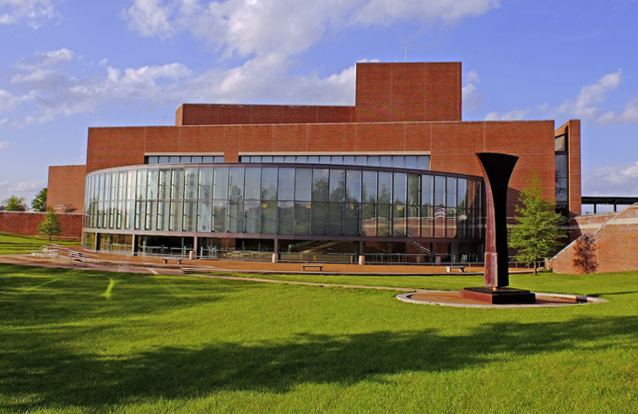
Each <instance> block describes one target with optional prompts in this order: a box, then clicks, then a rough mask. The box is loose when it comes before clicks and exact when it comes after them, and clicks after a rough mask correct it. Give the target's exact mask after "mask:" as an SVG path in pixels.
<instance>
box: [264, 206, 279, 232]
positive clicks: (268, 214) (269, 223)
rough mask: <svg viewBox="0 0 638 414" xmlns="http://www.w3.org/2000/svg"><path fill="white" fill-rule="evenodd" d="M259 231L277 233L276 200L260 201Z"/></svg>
mask: <svg viewBox="0 0 638 414" xmlns="http://www.w3.org/2000/svg"><path fill="white" fill-rule="evenodd" d="M261 233H262V234H275V233H277V201H262V202H261Z"/></svg>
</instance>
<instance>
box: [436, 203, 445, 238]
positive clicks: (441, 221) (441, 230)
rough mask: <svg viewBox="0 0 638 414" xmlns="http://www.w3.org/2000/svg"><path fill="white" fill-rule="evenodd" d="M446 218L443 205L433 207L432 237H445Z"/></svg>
mask: <svg viewBox="0 0 638 414" xmlns="http://www.w3.org/2000/svg"><path fill="white" fill-rule="evenodd" d="M446 219H447V212H446V210H445V207H439V206H438V205H437V207H434V237H438V238H444V237H446V233H445V222H446Z"/></svg>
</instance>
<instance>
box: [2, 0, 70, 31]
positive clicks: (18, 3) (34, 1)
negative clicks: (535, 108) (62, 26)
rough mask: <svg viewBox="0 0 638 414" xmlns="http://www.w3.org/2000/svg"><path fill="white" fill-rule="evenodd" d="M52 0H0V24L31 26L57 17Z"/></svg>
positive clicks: (35, 26)
mask: <svg viewBox="0 0 638 414" xmlns="http://www.w3.org/2000/svg"><path fill="white" fill-rule="evenodd" d="M55 3H56V2H55V1H54V0H0V24H19V23H24V24H26V25H28V26H31V27H33V28H38V27H40V26H42V25H43V24H44V23H45V22H46V21H48V20H50V19H53V18H56V17H58V14H57V12H56V11H55Z"/></svg>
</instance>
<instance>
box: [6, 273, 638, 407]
mask: <svg viewBox="0 0 638 414" xmlns="http://www.w3.org/2000/svg"><path fill="white" fill-rule="evenodd" d="M321 277H323V278H327V276H317V278H321ZM303 278H304V279H307V278H308V276H303ZM419 279H422V280H421V281H419ZM331 280H337V279H331ZM343 280H348V281H349V282H348V283H359V284H360V283H369V281H370V280H378V281H379V283H380V284H386V283H390V282H393V281H395V282H397V283H391V284H394V285H399V286H400V285H413V284H415V285H416V284H418V285H423V286H434V287H437V288H443V287H446V286H447V287H455V286H457V285H458V284H459V283H462V284H464V285H465V282H471V285H476V283H475V282H476V281H478V282H479V283H480V278H476V277H470V278H469V279H468V277H465V276H461V277H459V276H445V277H423V278H412V277H396V278H379V279H369V278H361V279H358V278H355V277H348V278H344V279H343ZM363 281H365V282H363ZM339 283H341V282H339ZM512 284H513V285H516V286H518V287H527V288H531V289H533V290H539V291H553V292H558V291H563V292H569V293H594V294H599V295H601V296H603V297H606V298H608V299H610V301H609V302H608V303H604V304H597V305H579V306H573V307H565V308H542V309H541V308H539V309H462V308H445V307H438V306H424V305H413V304H407V303H403V302H400V301H398V300H396V299H395V298H394V297H393V296H394V294H395V293H396V292H392V291H377V290H364V289H344V288H325V287H323V288H322V287H311V286H295V285H281V284H267V283H257V282H253V281H233V280H219V279H207V278H197V277H169V276H158V275H136V274H126V273H106V272H89V271H78V270H63V269H44V268H30V267H21V266H13V265H0V321H1V322H0V323H1V324H0V339H1V340H0V412H74V413H85V412H100V413H102V412H104V413H107V412H122V413H142V412H185V413H191V412H192V413H195V412H196V413H202V412H218V413H227V412H247V413H254V412H276V413H279V412H291V413H298V412H299V413H301V412H304V413H305V412H342V413H353V412H354V413H357V412H360V413H366V412H378V413H386V412H400V413H411V412H428V413H439V412H475V413H486V412H497V413H500V412H506V413H524V412H529V413H543V412H547V413H554V412H565V413H572V412H587V413H596V412H601V413H635V412H636V410H637V407H638V390H637V389H636V383H637V382H638V273H637V272H634V273H625V274H619V275H610V274H607V275H596V276H590V275H588V276H561V275H551V274H544V275H541V276H537V277H533V276H515V277H513V283H512ZM554 287H555V288H554Z"/></svg>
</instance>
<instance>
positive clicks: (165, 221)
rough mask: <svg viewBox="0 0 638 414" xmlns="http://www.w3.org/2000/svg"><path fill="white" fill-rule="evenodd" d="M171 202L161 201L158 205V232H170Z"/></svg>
mask: <svg viewBox="0 0 638 414" xmlns="http://www.w3.org/2000/svg"><path fill="white" fill-rule="evenodd" d="M170 216H171V212H170V201H169V200H160V201H159V202H158V203H157V230H161V231H168V230H169V228H170V227H169V225H170V224H169V221H170Z"/></svg>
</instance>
